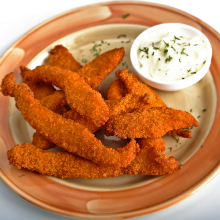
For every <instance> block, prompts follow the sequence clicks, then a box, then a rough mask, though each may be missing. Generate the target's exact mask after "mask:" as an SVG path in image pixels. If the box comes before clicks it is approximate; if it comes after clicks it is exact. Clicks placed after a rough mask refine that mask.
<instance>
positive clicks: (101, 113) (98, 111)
mask: <svg viewBox="0 0 220 220" xmlns="http://www.w3.org/2000/svg"><path fill="white" fill-rule="evenodd" d="M25 79H26V80H30V81H35V82H39V81H44V82H46V83H52V84H53V85H55V86H57V87H59V88H60V89H61V90H62V91H64V92H65V95H66V100H67V103H68V104H69V106H70V107H71V108H72V109H74V110H76V111H77V112H78V113H79V114H80V115H82V116H84V117H86V118H88V119H89V120H90V121H91V122H92V123H94V124H95V125H96V126H97V127H99V126H102V125H104V124H105V122H106V121H107V120H108V118H109V110H108V107H107V105H106V104H105V102H104V99H103V98H102V96H101V94H100V93H99V92H97V91H94V90H93V89H91V87H90V86H89V85H88V84H86V82H85V81H84V79H83V78H81V77H80V76H79V75H78V74H77V73H74V72H72V71H70V70H64V69H61V68H59V67H55V66H48V65H42V66H38V67H36V68H35V69H34V70H32V74H31V75H26V78H25Z"/></svg>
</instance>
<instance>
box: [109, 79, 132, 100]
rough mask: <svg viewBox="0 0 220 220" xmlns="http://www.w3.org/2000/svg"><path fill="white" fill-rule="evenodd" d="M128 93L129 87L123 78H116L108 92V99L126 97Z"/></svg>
mask: <svg viewBox="0 0 220 220" xmlns="http://www.w3.org/2000/svg"><path fill="white" fill-rule="evenodd" d="M127 93H128V90H127V88H126V87H125V84H124V83H123V81H122V80H120V79H116V80H115V81H113V82H112V84H111V85H110V88H109V90H108V92H107V99H108V100H115V99H120V98H122V97H124V96H125V95H126V94H127Z"/></svg>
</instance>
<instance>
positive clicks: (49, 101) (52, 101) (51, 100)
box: [40, 90, 67, 111]
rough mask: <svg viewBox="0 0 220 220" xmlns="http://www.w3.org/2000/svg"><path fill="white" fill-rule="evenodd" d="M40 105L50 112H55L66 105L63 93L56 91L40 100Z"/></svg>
mask: <svg viewBox="0 0 220 220" xmlns="http://www.w3.org/2000/svg"><path fill="white" fill-rule="evenodd" d="M40 103H41V105H43V106H44V107H46V108H48V109H49V110H51V111H55V110H57V109H59V108H60V107H62V106H65V105H67V101H66V96H65V93H64V92H62V91H61V90H57V91H55V92H54V93H53V94H51V95H48V96H46V97H44V98H43V99H41V101H40Z"/></svg>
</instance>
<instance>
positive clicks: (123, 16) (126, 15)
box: [122, 14, 130, 19]
mask: <svg viewBox="0 0 220 220" xmlns="http://www.w3.org/2000/svg"><path fill="white" fill-rule="evenodd" d="M129 15H130V14H124V15H122V18H123V19H125V18H127V17H128V16H129Z"/></svg>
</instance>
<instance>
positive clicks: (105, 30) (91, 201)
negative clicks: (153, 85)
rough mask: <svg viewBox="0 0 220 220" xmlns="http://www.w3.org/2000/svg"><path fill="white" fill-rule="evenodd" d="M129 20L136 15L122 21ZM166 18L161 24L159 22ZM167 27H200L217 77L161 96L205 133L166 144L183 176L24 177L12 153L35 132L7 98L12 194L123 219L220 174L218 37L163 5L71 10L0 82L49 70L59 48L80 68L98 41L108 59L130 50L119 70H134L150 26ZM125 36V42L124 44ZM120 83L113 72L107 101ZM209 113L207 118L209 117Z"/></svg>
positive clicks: (38, 35) (12, 56)
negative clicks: (51, 54) (133, 49)
mask: <svg viewBox="0 0 220 220" xmlns="http://www.w3.org/2000/svg"><path fill="white" fill-rule="evenodd" d="M125 14H129V16H128V17H126V18H123V15H125ZM161 14H163V17H162V18H161V16H159V15H161ZM69 21H74V22H69ZM163 22H179V23H185V24H188V25H191V26H193V27H196V28H197V29H199V30H200V31H202V32H203V33H204V34H205V35H206V36H207V37H208V38H209V40H210V42H211V44H212V47H213V59H212V64H211V67H210V72H209V73H208V74H207V75H206V77H205V78H204V79H203V80H201V81H200V82H199V83H197V84H195V86H192V87H190V88H188V89H185V90H182V91H179V92H173V93H165V92H161V91H158V94H159V95H161V96H162V98H163V99H164V101H165V102H166V103H167V104H168V106H170V107H175V108H178V109H181V110H186V111H190V110H191V109H192V114H193V115H194V116H195V117H199V116H200V117H199V118H198V121H199V123H200V126H199V128H196V129H195V130H193V139H192V140H184V139H181V140H180V141H179V142H178V143H177V142H176V140H174V139H172V138H170V137H166V139H165V142H166V146H167V151H166V154H167V155H168V156H169V155H174V156H175V157H176V158H177V159H178V160H179V161H180V163H182V164H183V169H181V170H178V171H177V172H176V173H174V174H172V175H169V176H165V177H146V176H135V177H129V176H122V177H117V178H107V179H101V180H83V179H78V178H77V179H70V180H62V179H59V178H52V177H50V178H48V177H46V176H43V175H39V174H37V173H32V172H29V171H27V170H24V169H23V170H17V169H15V168H14V167H12V166H10V165H9V164H8V161H7V158H6V152H7V150H8V149H10V148H12V147H13V146H14V145H15V144H17V143H23V142H30V140H31V135H32V133H33V131H32V130H31V129H30V128H29V126H28V125H27V123H26V122H24V121H23V119H22V118H21V116H20V115H19V112H18V111H17V110H16V108H15V107H14V103H13V100H12V99H9V98H8V97H4V96H2V95H0V102H1V104H2V106H3V107H2V111H1V112H0V119H1V125H0V134H1V137H0V145H1V150H0V165H1V170H0V177H1V179H2V181H3V182H4V183H5V184H6V185H7V186H8V187H9V188H10V189H11V190H12V191H14V192H15V193H16V194H18V195H19V196H20V197H22V198H24V199H25V200H27V201H28V202H30V203H32V204H34V205H36V206H38V207H40V208H43V209H44V210H47V211H50V212H53V213H56V214H60V215H64V216H68V217H73V218H83V219H89V218H90V219H91V218H94V219H109V218H110V219H124V218H132V217H137V216H141V215H146V214H149V213H152V212H156V211H159V210H161V209H164V208H166V207H169V206H171V205H173V204H176V203H177V202H180V201H181V200H183V199H185V198H187V197H188V196H190V195H192V194H193V193H195V192H196V191H197V190H199V189H200V188H201V187H203V186H204V185H205V184H207V183H208V182H209V181H211V180H212V179H213V178H214V177H215V176H216V175H217V174H218V173H219V158H220V149H219V148H220V146H218V140H217V138H218V135H219V134H220V133H219V132H220V131H219V126H218V123H219V97H218V96H217V94H218V92H219V91H218V90H219V84H220V79H219V77H218V72H219V70H220V64H219V63H218V62H217V59H218V57H219V55H220V51H219V48H220V45H219V39H218V33H217V32H216V31H215V30H213V29H212V28H211V27H209V26H208V25H206V24H205V23H204V22H202V21H200V20H199V19H197V18H195V17H193V16H191V15H189V14H187V13H185V12H182V11H179V10H177V9H173V8H170V7H167V6H162V5H158V4H152V3H143V2H130V1H129V2H111V3H103V4H97V5H92V6H88V7H83V8H79V9H75V10H72V11H69V12H67V13H64V14H62V15H59V16H57V17H55V18H52V19H51V20H49V21H47V22H45V23H43V24H41V25H39V26H37V27H36V28H34V29H33V30H31V31H30V32H28V33H27V34H26V35H24V36H23V37H22V38H21V39H20V40H19V41H17V42H16V43H15V44H14V45H13V46H12V47H11V48H10V49H9V50H8V51H7V52H6V53H5V54H4V56H3V57H2V58H1V60H0V64H1V67H0V80H1V79H2V78H3V77H4V75H5V74H7V73H9V72H11V71H13V72H14V73H15V76H16V79H17V80H18V81H19V80H20V78H19V66H20V65H25V66H28V67H30V68H34V67H35V66H36V65H40V64H41V63H46V62H47V57H48V51H49V50H50V49H51V48H52V47H53V46H54V45H56V44H58V43H62V44H64V45H65V46H67V47H68V48H69V49H70V51H71V52H72V53H73V55H74V56H75V57H76V58H77V59H78V60H79V62H82V60H83V59H84V60H85V59H86V60H88V61H89V60H91V59H93V58H94V54H92V53H91V52H90V49H91V47H92V46H93V45H94V43H93V42H95V43H101V42H102V41H104V42H107V43H106V44H104V45H103V47H102V52H104V51H105V50H108V49H111V48H113V47H118V46H125V51H126V56H125V58H124V60H123V62H122V63H121V64H120V66H119V67H118V68H124V67H126V65H127V67H128V68H130V67H131V66H130V62H129V53H128V51H129V47H130V45H131V42H132V40H133V39H134V38H135V37H136V36H137V35H138V34H139V33H140V32H141V31H143V30H144V29H146V28H147V27H149V26H153V25H157V24H160V23H163ZM57 26H59V28H56V27H57ZM121 34H123V35H126V37H125V38H118V36H119V35H121ZM122 41H123V42H122ZM108 43H109V45H108ZM82 64H83V63H82ZM113 80H114V73H112V74H111V75H110V76H109V77H108V78H106V80H105V81H104V82H103V83H102V85H101V86H100V90H101V92H102V93H103V94H104V96H105V93H106V90H107V88H108V86H109V84H110V83H111V81H113ZM203 109H206V111H205V112H203V111H202V110H203ZM99 135H100V137H103V135H102V134H99ZM103 141H106V140H103ZM108 141H109V140H108ZM109 142H110V143H111V141H109ZM171 148H172V150H171Z"/></svg>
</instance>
